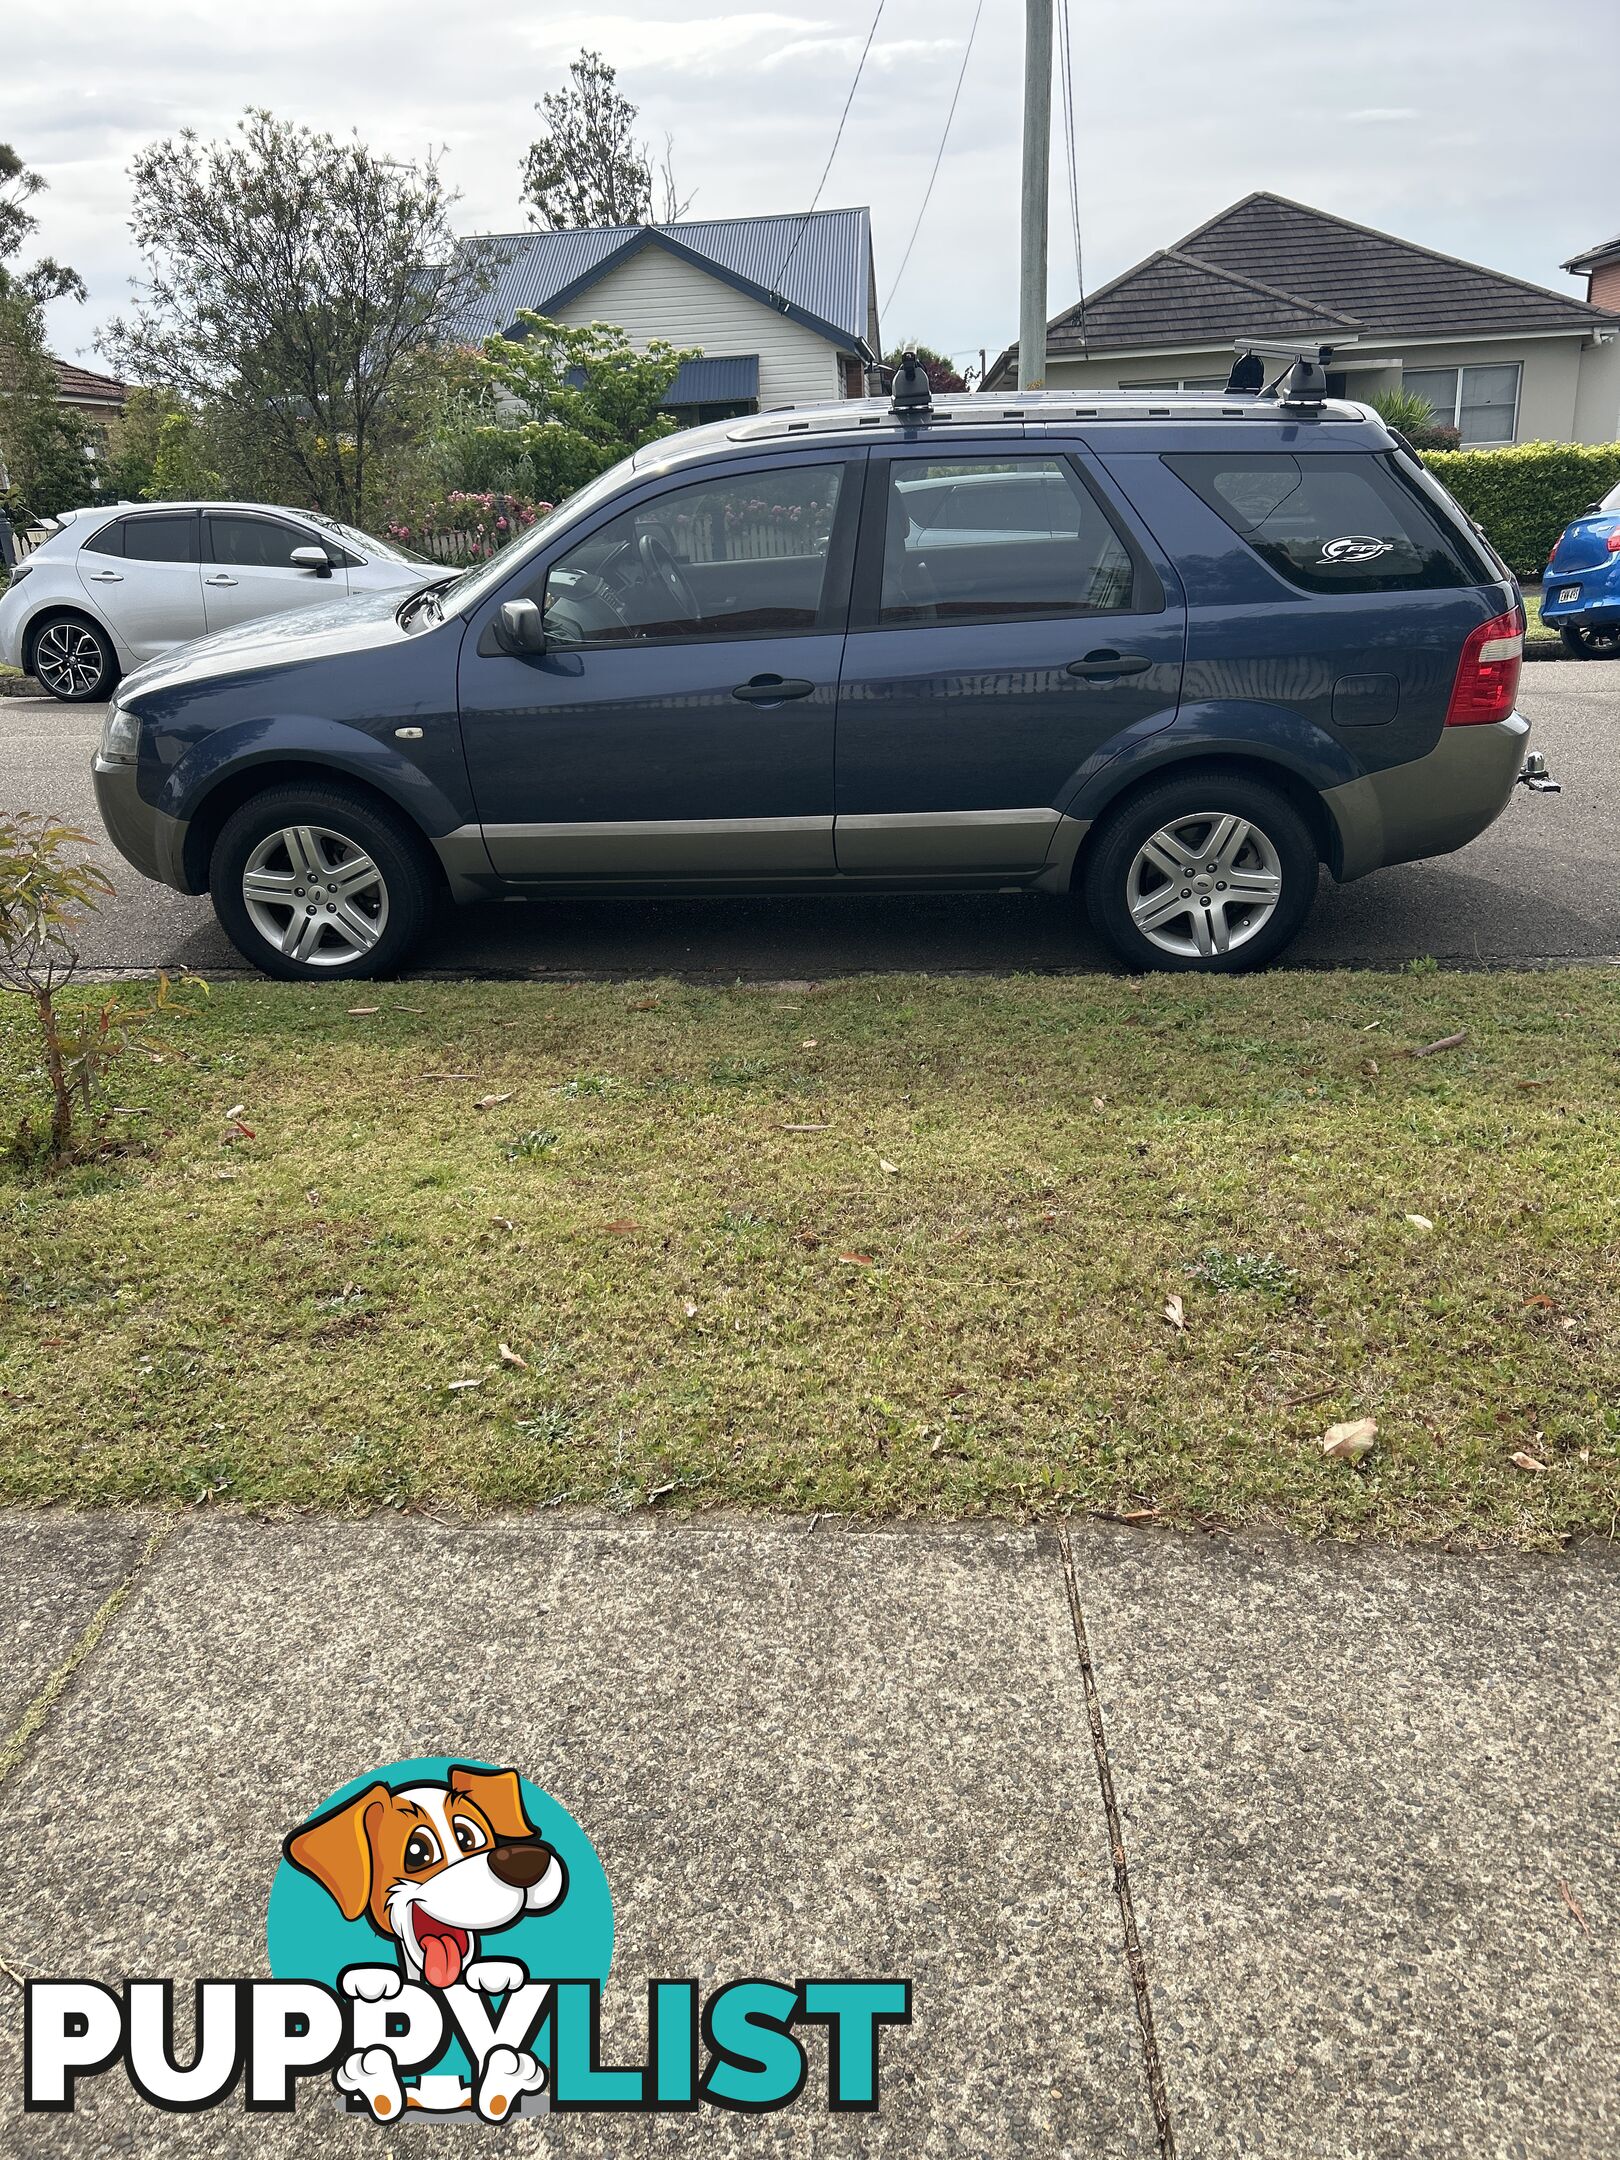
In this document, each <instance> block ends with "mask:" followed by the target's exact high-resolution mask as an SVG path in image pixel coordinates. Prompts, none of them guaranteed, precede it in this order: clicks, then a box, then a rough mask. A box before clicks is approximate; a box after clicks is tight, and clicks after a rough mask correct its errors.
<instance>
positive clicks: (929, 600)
mask: <svg viewBox="0 0 1620 2160" xmlns="http://www.w3.org/2000/svg"><path fill="white" fill-rule="evenodd" d="M887 486H888V491H889V492H888V499H887V507H886V513H885V520H884V543H883V574H882V586H881V591H880V595H879V601H878V618H877V619H878V621H879V622H880V623H882V624H885V625H887V624H898V623H928V622H985V621H996V620H999V619H1001V618H1004V617H1007V616H1018V615H1081V614H1117V613H1120V612H1122V611H1125V610H1128V609H1130V608H1131V607H1132V605H1133V588H1134V586H1135V582H1136V567H1135V564H1134V563H1133V561H1132V559H1131V555H1130V551H1129V550H1128V549H1127V547H1126V546H1125V543H1124V541H1123V540H1122V539H1121V538H1120V536H1119V534H1118V533H1117V532H1116V531H1115V530H1114V528H1113V526H1112V525H1111V524H1110V522H1109V520H1108V518H1107V517H1106V516H1105V515H1104V513H1103V510H1102V508H1101V506H1100V505H1099V504H1098V503H1097V502H1096V501H1095V500H1094V499H1093V497H1092V495H1091V492H1090V490H1089V489H1088V488H1086V487H1085V486H1084V485H1083V484H1082V482H1081V480H1080V478H1079V476H1078V474H1077V473H1076V472H1075V471H1074V468H1073V467H1072V466H1071V465H1070V464H1069V462H1068V460H1067V459H1066V458H1058V457H1017V458H997V457H982V458H962V459H955V460H952V461H951V462H950V463H943V462H942V463H937V464H936V463H931V462H926V461H924V460H922V459H912V458H904V459H895V460H893V461H891V462H890V463H889V465H888V467H887Z"/></svg>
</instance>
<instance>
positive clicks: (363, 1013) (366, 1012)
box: [347, 1005, 382, 1020]
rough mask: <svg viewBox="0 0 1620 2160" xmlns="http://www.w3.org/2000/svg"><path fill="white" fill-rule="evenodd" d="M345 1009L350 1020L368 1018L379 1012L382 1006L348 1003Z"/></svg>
mask: <svg viewBox="0 0 1620 2160" xmlns="http://www.w3.org/2000/svg"><path fill="white" fill-rule="evenodd" d="M347 1010H348V1015H349V1018H350V1019H351V1020H369V1019H370V1018H371V1016H372V1014H373V1013H379V1012H381V1011H382V1007H381V1006H380V1005H350V1006H349V1007H348V1008H347Z"/></svg>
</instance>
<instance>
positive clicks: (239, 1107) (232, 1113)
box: [225, 1102, 247, 1119]
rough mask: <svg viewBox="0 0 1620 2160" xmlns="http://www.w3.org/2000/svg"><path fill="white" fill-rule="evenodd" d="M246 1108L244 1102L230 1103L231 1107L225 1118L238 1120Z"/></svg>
mask: <svg viewBox="0 0 1620 2160" xmlns="http://www.w3.org/2000/svg"><path fill="white" fill-rule="evenodd" d="M246 1108H247V1104H246V1103H244V1102H239V1103H232V1105H231V1107H230V1108H229V1109H228V1110H227V1111H226V1113H225V1116H226V1118H227V1119H230V1118H239V1117H240V1116H241V1115H242V1113H243V1111H244V1110H245V1109H246Z"/></svg>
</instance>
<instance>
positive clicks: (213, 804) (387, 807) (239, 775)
mask: <svg viewBox="0 0 1620 2160" xmlns="http://www.w3.org/2000/svg"><path fill="white" fill-rule="evenodd" d="M299 786H305V787H319V788H329V789H333V790H335V791H336V792H337V793H338V794H340V795H354V796H358V797H359V798H360V799H361V800H362V801H363V802H365V803H367V804H369V805H370V806H371V807H372V808H373V809H376V810H379V811H381V812H383V813H384V814H385V815H386V816H387V817H388V818H389V820H390V822H392V823H393V824H396V825H399V826H401V827H402V828H403V829H404V830H405V831H406V832H408V833H409V834H410V835H411V837H412V839H413V840H415V841H416V842H418V843H419V844H420V847H421V852H422V854H423V857H424V858H425V860H426V861H427V862H429V863H430V864H431V865H432V874H433V877H434V879H435V881H436V883H437V884H438V885H439V886H440V887H441V888H442V889H444V890H448V881H447V879H446V876H445V870H444V865H443V863H442V862H441V860H440V858H439V851H438V849H437V848H435V847H434V845H433V844H432V841H431V839H430V838H429V836H428V835H427V834H426V833H424V832H423V830H422V828H421V826H420V825H419V824H418V822H417V820H416V819H415V818H414V817H412V816H411V814H410V812H409V811H408V810H407V809H406V808H405V807H404V805H403V804H401V803H400V802H399V801H398V800H397V799H396V798H395V797H394V796H393V795H391V794H390V793H389V791H388V790H387V788H384V787H379V786H378V785H377V784H376V782H375V781H373V780H369V779H363V778H361V777H360V776H359V775H357V774H355V773H353V772H351V771H349V769H348V768H347V767H346V766H342V765H328V764H325V763H323V762H322V760H321V759H319V758H315V757H297V756H290V757H284V758H271V759H266V760H263V761H262V762H258V763H255V764H252V765H238V766H233V767H231V768H229V769H227V770H226V771H225V772H223V773H222V774H221V776H220V778H219V780H218V781H217V782H216V783H215V785H214V786H213V787H211V788H210V789H209V791H208V793H207V794H206V795H205V796H204V797H203V798H202V801H201V802H200V803H199V804H198V806H197V807H196V809H195V810H194V811H193V812H192V814H191V817H190V819H189V821H188V823H187V825H186V837H185V842H184V845H183V847H182V849H181V861H180V867H181V871H182V874H183V875H184V878H185V889H186V891H187V892H193V893H201V892H206V891H207V890H208V873H209V865H210V863H211V862H212V860H213V854H214V849H215V846H216V845H217V843H218V840H219V836H220V833H221V832H222V831H223V830H224V827H225V823H226V820H227V819H228V818H230V817H231V816H232V815H233V814H234V813H235V812H236V811H238V810H240V809H241V807H242V805H243V804H244V803H246V802H251V801H252V800H253V798H254V796H255V795H263V794H265V793H266V792H267V791H268V790H269V789H271V788H281V787H299Z"/></svg>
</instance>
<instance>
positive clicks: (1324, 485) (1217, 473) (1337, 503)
mask: <svg viewBox="0 0 1620 2160" xmlns="http://www.w3.org/2000/svg"><path fill="white" fill-rule="evenodd" d="M1164 462H1165V463H1166V465H1168V466H1169V468H1170V470H1171V471H1172V472H1173V473H1174V474H1175V475H1176V476H1177V478H1178V479H1180V480H1183V481H1184V482H1185V483H1186V485H1187V486H1188V487H1190V488H1191V489H1192V491H1193V493H1194V494H1195V495H1197V496H1199V497H1200V498H1201V500H1203V501H1204V502H1206V503H1207V504H1208V505H1209V507H1210V509H1211V510H1213V511H1214V512H1215V514H1216V516H1217V517H1219V518H1221V519H1223V520H1224V521H1225V523H1226V524H1228V525H1230V526H1231V528H1232V530H1233V531H1234V532H1235V533H1237V534H1239V535H1240V537H1241V538H1242V539H1244V540H1246V541H1247V542H1248V544H1249V546H1250V547H1252V548H1253V549H1254V551H1255V553H1256V554H1257V555H1259V556H1261V557H1262V558H1263V559H1264V560H1265V561H1266V562H1267V563H1269V564H1270V566H1271V568H1272V569H1273V570H1275V571H1276V572H1277V574H1278V575H1279V576H1280V577H1285V578H1286V579H1287V580H1288V582H1289V583H1290V584H1291V585H1298V586H1302V587H1303V588H1304V590H1305V591H1306V592H1314V593H1372V592H1433V591H1440V590H1444V589H1446V588H1449V587H1455V586H1459V585H1472V584H1475V583H1476V582H1477V578H1476V576H1475V575H1474V574H1473V573H1472V572H1471V571H1470V570H1469V569H1468V567H1467V566H1466V565H1465V564H1464V562H1463V560H1462V558H1461V556H1460V554H1459V552H1458V549H1457V547H1456V544H1455V542H1454V540H1453V538H1452V536H1451V535H1450V534H1449V533H1447V532H1446V531H1444V529H1443V528H1442V526H1441V525H1440V523H1439V522H1438V520H1437V519H1436V518H1435V517H1434V516H1433V515H1432V513H1431V512H1430V510H1429V509H1428V506H1427V505H1426V504H1425V503H1423V502H1421V501H1420V500H1419V499H1418V497H1417V495H1416V494H1415V493H1414V492H1413V491H1412V489H1411V488H1410V487H1409V486H1408V485H1407V484H1406V482H1405V481H1404V480H1403V479H1402V478H1401V477H1400V476H1399V474H1397V473H1396V472H1395V471H1394V470H1393V468H1392V467H1391V465H1390V463H1389V461H1388V460H1387V459H1385V458H1382V457H1378V456H1374V455H1367V456H1362V455H1360V454H1357V453H1349V452H1334V451H1317V452H1306V453H1304V454H1302V455H1297V456H1296V455H1295V454H1293V453H1292V452H1289V451H1250V452H1243V453H1238V452H1220V451H1187V452H1182V453H1179V454H1175V455H1171V456H1167V457H1166V458H1165V460H1164Z"/></svg>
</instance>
